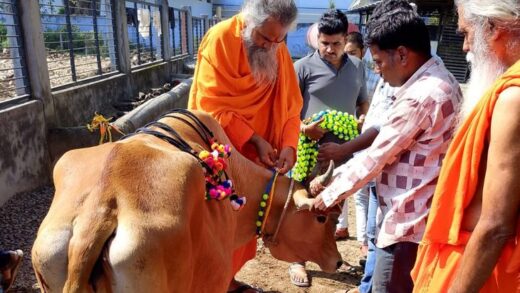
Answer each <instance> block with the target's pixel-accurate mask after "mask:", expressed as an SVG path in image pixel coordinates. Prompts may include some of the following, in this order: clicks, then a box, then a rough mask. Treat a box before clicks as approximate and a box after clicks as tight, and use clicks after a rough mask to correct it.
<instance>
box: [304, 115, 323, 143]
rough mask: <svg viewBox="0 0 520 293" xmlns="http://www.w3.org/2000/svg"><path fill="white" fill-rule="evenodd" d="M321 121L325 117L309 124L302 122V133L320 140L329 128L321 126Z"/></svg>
mask: <svg viewBox="0 0 520 293" xmlns="http://www.w3.org/2000/svg"><path fill="white" fill-rule="evenodd" d="M321 122H323V118H322V119H320V120H318V121H314V122H312V123H311V124H309V125H304V124H302V129H301V131H302V133H303V134H304V135H305V136H307V137H308V138H310V139H313V140H320V139H321V138H322V137H323V135H325V133H327V132H328V130H326V129H323V128H321V126H320V124H321Z"/></svg>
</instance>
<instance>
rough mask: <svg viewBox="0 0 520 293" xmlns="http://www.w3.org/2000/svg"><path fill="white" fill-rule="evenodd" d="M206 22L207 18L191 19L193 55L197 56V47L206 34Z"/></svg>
mask: <svg viewBox="0 0 520 293" xmlns="http://www.w3.org/2000/svg"><path fill="white" fill-rule="evenodd" d="M206 21H207V18H202V17H195V16H193V17H192V30H193V54H194V55H197V52H198V51H199V45H200V42H201V41H202V38H203V37H204V34H206Z"/></svg>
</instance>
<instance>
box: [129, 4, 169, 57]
mask: <svg viewBox="0 0 520 293" xmlns="http://www.w3.org/2000/svg"><path fill="white" fill-rule="evenodd" d="M126 16H127V24H128V43H129V45H130V58H131V59H130V60H131V63H132V66H139V65H142V64H147V63H151V62H155V61H157V60H162V59H163V53H162V48H163V46H162V37H161V35H162V33H161V6H160V5H157V4H154V3H148V2H146V3H143V2H142V1H126Z"/></svg>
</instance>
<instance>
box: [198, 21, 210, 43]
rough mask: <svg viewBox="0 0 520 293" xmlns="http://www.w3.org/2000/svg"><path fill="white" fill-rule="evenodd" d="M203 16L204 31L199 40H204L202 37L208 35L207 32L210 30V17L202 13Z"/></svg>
mask: <svg viewBox="0 0 520 293" xmlns="http://www.w3.org/2000/svg"><path fill="white" fill-rule="evenodd" d="M201 17H202V26H203V31H202V34H201V36H200V37H201V39H200V40H199V42H201V41H202V38H203V37H204V36H205V35H206V33H207V32H208V30H209V18H208V16H207V15H201Z"/></svg>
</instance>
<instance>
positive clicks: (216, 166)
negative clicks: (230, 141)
mask: <svg viewBox="0 0 520 293" xmlns="http://www.w3.org/2000/svg"><path fill="white" fill-rule="evenodd" d="M230 155H231V147H230V146H229V145H223V144H219V143H217V142H213V143H212V144H211V152H208V151H206V150H203V151H201V152H200V153H199V158H200V159H201V160H202V161H203V162H204V163H205V164H206V165H207V166H208V167H209V168H210V169H211V171H208V170H207V169H204V173H205V180H206V200H210V199H215V200H219V201H220V200H223V199H226V198H229V200H230V202H231V207H232V208H233V210H235V211H239V210H240V209H242V207H244V205H245V204H246V198H245V197H239V196H238V195H237V194H236V193H235V190H234V188H233V183H232V182H231V180H230V179H227V178H224V175H225V172H224V170H225V169H226V168H227V166H228V165H227V162H226V160H227V159H228V158H229V156H230Z"/></svg>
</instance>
